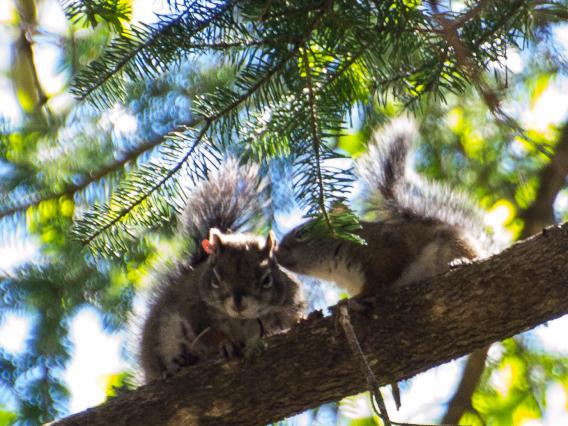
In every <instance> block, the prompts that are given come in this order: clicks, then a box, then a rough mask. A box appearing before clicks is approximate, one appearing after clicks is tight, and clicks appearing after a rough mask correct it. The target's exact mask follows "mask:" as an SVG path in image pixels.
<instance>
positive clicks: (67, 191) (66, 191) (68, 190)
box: [0, 123, 195, 219]
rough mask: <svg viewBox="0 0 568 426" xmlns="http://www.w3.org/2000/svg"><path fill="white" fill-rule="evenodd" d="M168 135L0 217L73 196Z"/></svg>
mask: <svg viewBox="0 0 568 426" xmlns="http://www.w3.org/2000/svg"><path fill="white" fill-rule="evenodd" d="M194 125H195V123H191V124H187V125H184V127H185V126H188V127H192V126H194ZM181 130H182V126H178V127H177V128H176V129H174V130H172V131H171V132H170V133H175V132H178V131H181ZM166 136H167V135H163V136H160V137H157V138H155V139H151V140H149V141H146V142H144V143H142V144H140V145H138V146H137V147H136V148H135V149H133V150H130V151H128V152H126V153H125V154H123V155H122V156H121V158H120V159H118V160H115V161H112V162H110V163H108V164H107V165H105V166H103V167H101V168H100V169H98V170H95V171H92V172H88V173H85V174H86V176H85V177H84V178H83V179H81V180H80V181H79V182H77V183H75V184H70V185H67V186H66V187H65V188H63V189H62V190H61V191H57V192H47V193H36V194H33V195H31V196H29V197H28V199H27V200H26V201H24V202H20V203H18V204H16V205H15V206H13V207H10V208H7V209H3V210H0V219H2V218H4V217H7V216H11V215H13V214H16V213H19V212H22V211H24V210H26V209H28V208H30V207H33V206H37V205H38V204H40V203H42V202H44V201H48V200H54V199H56V198H60V197H64V196H69V197H71V196H73V195H74V194H76V193H77V192H80V191H82V190H83V189H85V188H86V187H88V186H89V185H90V184H92V183H95V182H97V181H99V180H101V179H103V178H104V177H105V176H107V175H109V174H111V173H114V172H116V171H117V170H118V169H120V168H121V167H124V165H126V164H127V163H129V162H132V161H136V159H137V158H138V157H140V156H141V155H142V154H144V153H145V152H147V151H150V150H151V149H153V148H156V147H157V146H158V145H160V144H161V143H163V141H164V138H165V137H166Z"/></svg>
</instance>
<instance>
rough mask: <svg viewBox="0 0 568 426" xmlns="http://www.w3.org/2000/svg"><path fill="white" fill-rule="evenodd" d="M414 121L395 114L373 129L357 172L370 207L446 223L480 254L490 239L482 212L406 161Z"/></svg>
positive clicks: (385, 215) (388, 216)
mask: <svg viewBox="0 0 568 426" xmlns="http://www.w3.org/2000/svg"><path fill="white" fill-rule="evenodd" d="M416 136H417V131H416V127H415V124H414V123H413V122H412V121H410V120H409V119H406V118H398V119H395V120H393V121H392V122H391V123H390V124H389V125H387V126H385V127H384V128H382V129H380V130H378V131H376V132H375V134H374V135H373V140H372V142H371V143H370V144H369V147H368V151H367V153H366V154H364V155H362V156H361V157H360V158H359V159H358V160H357V162H356V172H357V175H358V177H359V178H360V179H361V181H362V182H363V183H364V185H365V189H366V191H367V193H368V202H367V210H369V211H375V212H376V213H377V214H378V216H379V218H380V219H381V220H387V221H389V220H391V221H392V220H395V221H401V220H402V221H408V222H413V221H425V222H429V221H431V222H433V223H438V224H445V225H448V226H450V227H453V228H454V229H456V230H459V231H460V232H462V233H463V234H464V235H465V236H466V238H469V239H470V240H471V244H472V245H473V246H475V250H476V252H477V253H478V255H483V254H485V253H486V252H487V251H488V250H489V249H490V245H491V242H490V240H489V238H488V236H487V233H486V231H485V226H484V220H483V212H482V211H481V210H480V209H479V208H478V207H477V206H476V205H475V204H474V203H473V202H472V201H471V199H470V198H469V197H468V196H467V195H465V194H463V193H462V192H460V191H458V190H456V189H454V188H450V187H449V186H448V185H445V184H441V183H438V182H434V181H431V180H428V179H426V178H423V177H421V176H418V175H417V174H416V173H414V172H413V171H412V169H411V168H409V167H408V163H409V156H410V153H411V152H412V145H413V143H414V140H415V139H416Z"/></svg>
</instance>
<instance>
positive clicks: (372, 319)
mask: <svg viewBox="0 0 568 426" xmlns="http://www.w3.org/2000/svg"><path fill="white" fill-rule="evenodd" d="M332 311H333V315H331V316H328V317H325V318H324V317H322V316H321V314H318V313H313V314H312V315H310V317H309V318H308V320H306V321H304V322H302V323H301V324H299V325H298V326H296V327H295V328H294V329H293V330H292V331H290V332H289V333H286V334H282V335H278V336H274V337H272V338H270V339H268V340H267V345H268V347H267V349H266V351H264V352H263V353H262V354H261V355H258V356H255V357H253V358H249V359H244V360H235V361H230V362H221V361H212V362H206V363H202V364H200V365H196V366H193V367H191V368H188V369H186V370H184V371H182V372H181V373H180V374H179V375H177V376H176V377H174V378H172V379H169V380H164V381H157V382H153V383H150V384H148V385H146V386H143V387H141V388H139V389H138V390H136V391H134V392H131V393H129V394H126V395H122V396H120V397H117V398H115V399H113V400H110V401H108V402H106V403H105V404H103V405H101V406H99V407H96V408H93V409H90V410H87V411H84V412H82V413H78V414H75V415H72V416H70V417H68V418H66V419H63V420H61V421H59V422H56V423H55V425H57V426H70V425H86V424H88V425H92V426H96V425H105V426H106V425H110V424H112V425H176V426H177V425H247V426H250V425H265V424H267V423H270V422H274V421H276V420H279V419H282V418H284V417H287V416H291V415H293V414H296V413H299V412H301V411H304V410H306V409H308V408H311V407H316V406H319V405H321V404H323V403H326V402H330V401H335V400H338V399H341V398H343V397H345V396H348V395H353V394H356V393H359V392H362V391H365V390H367V385H366V380H365V377H363V376H362V375H361V372H360V369H359V365H358V361H357V359H355V358H354V355H353V354H352V353H351V351H350V350H349V346H348V344H347V342H346V340H345V336H344V334H343V331H342V328H341V327H340V326H339V325H338V323H337V314H336V309H335V308H332ZM565 313H568V224H564V225H563V226H555V227H550V228H547V229H546V230H544V231H543V232H542V233H541V234H539V235H538V236H535V237H532V238H530V239H528V240H526V241H524V242H522V243H518V244H516V245H514V246H512V247H511V248H509V249H507V250H505V251H504V252H502V253H500V254H499V255H496V256H494V257H492V258H490V259H488V260H485V261H481V262H478V263H475V264H472V265H466V266H462V267H459V268H456V269H455V270H452V271H450V272H448V273H446V274H444V275H441V276H438V277H434V278H431V279H429V280H427V281H424V282H420V283H416V284H413V285H410V286H406V287H403V288H398V289H390V290H387V291H385V292H384V293H382V294H380V295H378V296H377V297H374V298H371V299H369V306H368V307H367V308H366V309H364V310H359V309H351V310H350V314H351V321H352V324H353V326H354V328H355V330H356V332H357V335H358V338H359V340H360V342H361V345H362V348H363V351H364V352H365V354H366V355H367V357H368V360H369V363H370V365H371V367H372V368H373V370H374V373H375V375H376V377H377V379H378V381H379V383H381V384H388V383H393V382H396V381H399V380H403V379H408V378H410V377H412V376H414V375H415V374H417V373H420V372H422V371H425V370H427V369H429V368H432V367H435V366H437V365H439V364H442V363H444V362H447V361H449V360H451V359H454V358H457V357H460V356H463V355H465V354H467V353H469V352H471V351H473V350H475V349H477V348H482V347H485V346H487V345H488V344H490V343H491V342H494V341H498V340H503V339H505V338H507V337H509V336H512V335H514V334H517V333H520V332H522V331H526V330H528V329H530V328H532V327H535V326H536V325H538V324H541V323H543V322H545V321H548V320H551V319H554V318H557V317H559V316H561V315H563V314H565ZM394 420H396V419H394Z"/></svg>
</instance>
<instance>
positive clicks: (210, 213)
mask: <svg viewBox="0 0 568 426" xmlns="http://www.w3.org/2000/svg"><path fill="white" fill-rule="evenodd" d="M259 176H260V174H259V171H258V168H257V167H256V166H238V164H237V162H236V161H235V160H229V161H227V162H226V163H225V165H224V166H222V167H221V168H220V169H219V170H218V171H217V172H215V173H212V174H211V175H210V176H209V179H208V180H207V181H205V182H203V183H202V184H201V185H200V186H199V187H197V188H196V189H195V191H194V192H193V194H192V195H191V197H190V198H189V201H188V204H187V207H186V209H185V211H184V213H183V216H182V217H181V227H182V228H183V229H184V231H185V233H186V236H187V237H188V238H190V239H192V240H193V241H194V242H195V243H196V244H197V245H198V246H199V252H198V255H197V256H195V255H194V256H186V257H185V259H180V260H178V261H177V262H176V263H175V264H174V265H173V266H172V267H171V268H168V270H169V272H168V273H166V274H161V275H158V276H157V281H158V282H157V284H156V286H155V291H154V295H153V297H152V300H151V301H150V304H149V312H148V315H147V317H146V321H145V323H144V326H143V330H142V338H141V342H140V349H139V358H140V364H141V366H142V369H143V370H144V376H145V381H151V380H155V379H157V378H160V377H163V376H164V375H169V374H172V373H174V372H175V371H176V370H178V369H179V368H181V367H183V366H185V365H191V364H195V363H197V362H199V361H201V360H203V359H207V358H211V357H215V356H218V355H220V354H221V355H224V356H225V357H231V356H234V355H236V354H239V353H240V352H242V350H243V349H244V346H245V345H247V344H254V342H256V341H257V340H258V339H259V338H261V337H263V336H265V335H270V334H273V333H276V332H280V331H283V330H286V329H288V328H290V327H291V326H292V325H293V324H294V323H295V322H296V321H297V320H298V319H299V318H300V316H301V314H302V309H303V307H304V304H303V299H302V294H301V289H300V285H299V283H298V281H297V280H295V279H294V278H293V277H292V276H291V275H288V274H287V273H286V272H284V271H283V270H281V269H280V267H279V265H278V264H277V262H276V259H275V258H274V255H273V251H274V246H275V241H274V237H273V235H272V234H270V235H269V236H268V237H266V238H264V237H259V236H255V235H252V234H246V233H227V232H229V231H231V230H235V231H236V230H239V229H242V228H243V227H244V226H247V225H250V223H251V220H252V219H253V217H254V216H255V215H258V214H259V213H260V211H261V209H262V202H261V201H259V200H260V199H261V197H260V195H259V193H260V191H261V190H262V188H263V186H264V182H263V181H262V179H261V178H260V177H259ZM202 240H207V241H208V242H209V246H208V251H209V252H210V253H209V254H208V253H206V250H205V249H204V248H203V247H202V246H201V241H202Z"/></svg>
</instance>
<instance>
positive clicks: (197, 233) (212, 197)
mask: <svg viewBox="0 0 568 426" xmlns="http://www.w3.org/2000/svg"><path fill="white" fill-rule="evenodd" d="M265 189H266V181H265V180H264V179H263V178H262V177H261V174H260V170H259V167H258V166H257V165H255V164H246V165H239V163H238V161H237V160H236V159H232V158H231V159H228V160H226V161H224V162H223V163H221V165H220V166H219V168H218V169H217V170H216V171H214V172H212V173H210V174H209V175H208V178H207V180H204V181H202V182H200V183H199V184H198V185H197V186H196V187H195V188H194V189H193V191H192V192H191V194H190V196H189V199H188V200H187V204H186V207H185V209H184V211H183V214H182V215H181V218H180V222H181V227H182V229H183V231H184V232H185V233H186V235H187V236H188V237H189V238H191V239H192V240H193V241H194V242H195V244H196V253H195V255H194V256H193V259H192V263H193V264H195V263H199V262H200V261H201V260H202V259H203V258H204V257H205V255H204V253H202V248H201V240H203V239H206V238H209V230H210V229H211V228H217V229H219V230H220V231H222V232H225V233H226V232H232V231H247V230H249V229H250V228H252V226H253V225H258V224H259V222H260V221H261V217H262V211H263V209H264V208H266V206H267V204H268V201H266V200H267V197H266V196H265V195H266V194H265V192H266V191H265Z"/></svg>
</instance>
